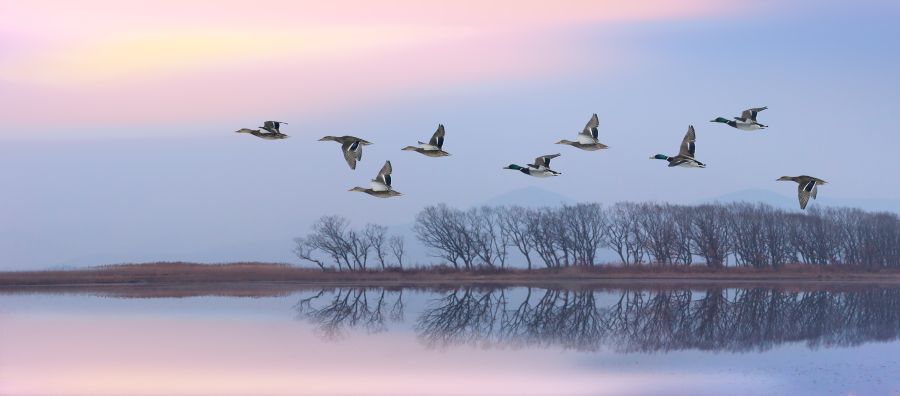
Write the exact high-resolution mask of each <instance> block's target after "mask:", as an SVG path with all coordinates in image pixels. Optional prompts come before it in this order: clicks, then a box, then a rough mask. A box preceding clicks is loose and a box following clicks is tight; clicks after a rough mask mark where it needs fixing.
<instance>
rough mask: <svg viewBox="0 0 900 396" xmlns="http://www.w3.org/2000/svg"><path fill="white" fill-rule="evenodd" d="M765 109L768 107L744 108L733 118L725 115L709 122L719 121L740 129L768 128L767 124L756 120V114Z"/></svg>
mask: <svg viewBox="0 0 900 396" xmlns="http://www.w3.org/2000/svg"><path fill="white" fill-rule="evenodd" d="M765 109H768V107H765V106H763V107H754V108H752V109H747V110H744V112H743V113H741V116H740V117H734V119H733V120H729V119H727V118H725V117H718V118H716V119H715V120H712V121H710V122H720V123H723V124H727V125H728V126H730V127H732V128H737V129H740V130H742V131H755V130H758V129H763V128H768V126H766V125H763V124H760V123H759V122H756V115H757V114H759V112H761V111H763V110H765Z"/></svg>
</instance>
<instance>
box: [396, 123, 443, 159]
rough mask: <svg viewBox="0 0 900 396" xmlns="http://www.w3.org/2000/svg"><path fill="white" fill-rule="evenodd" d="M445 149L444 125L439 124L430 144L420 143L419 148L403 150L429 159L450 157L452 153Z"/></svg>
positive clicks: (408, 147) (412, 147)
mask: <svg viewBox="0 0 900 396" xmlns="http://www.w3.org/2000/svg"><path fill="white" fill-rule="evenodd" d="M443 147H444V124H438V128H437V130H436V131H434V135H431V140H429V141H428V143H423V142H419V145H418V146H406V147H404V148H402V149H401V150H405V151H415V152H417V153H419V154H423V155H427V156H429V157H446V156H448V155H450V153H448V152H446V151H444V148H443Z"/></svg>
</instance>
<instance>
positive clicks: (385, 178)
mask: <svg viewBox="0 0 900 396" xmlns="http://www.w3.org/2000/svg"><path fill="white" fill-rule="evenodd" d="M391 172H393V168H392V167H391V161H385V162H384V166H383V167H381V171H380V172H378V176H375V178H374V179H372V181H371V182H370V183H369V188H362V187H353V188H351V189H350V191H356V192H364V193H366V194H369V195H371V196H373V197H378V198H390V197H396V196H399V195H403V194H401V193H399V192H397V191H394V188H393V187H391Z"/></svg>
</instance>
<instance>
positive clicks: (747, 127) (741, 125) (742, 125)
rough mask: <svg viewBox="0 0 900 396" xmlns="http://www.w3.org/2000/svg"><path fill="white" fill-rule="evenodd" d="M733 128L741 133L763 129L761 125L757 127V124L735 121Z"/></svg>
mask: <svg viewBox="0 0 900 396" xmlns="http://www.w3.org/2000/svg"><path fill="white" fill-rule="evenodd" d="M734 127H735V128H737V129H740V130H742V131H755V130H759V129H763V127H762V126H761V125H759V124H758V123H755V122H753V123H751V122H740V121H737V122H735V124H734Z"/></svg>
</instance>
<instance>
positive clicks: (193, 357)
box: [0, 314, 770, 396]
mask: <svg viewBox="0 0 900 396" xmlns="http://www.w3.org/2000/svg"><path fill="white" fill-rule="evenodd" d="M0 323H3V328H4V333H3V337H2V339H0V351H2V354H0V393H3V394H15V395H38V394H41V395H43V394H53V395H94V396H100V395H161V394H164V395H249V394H255V395H288V394H291V395H303V394H311V395H351V394H352V395H363V394H366V395H448V394H490V395H517V396H518V395H522V396H524V395H547V394H556V395H564V394H593V395H604V394H614V395H621V394H645V393H658V392H664V391H665V390H666V389H672V387H673V386H677V387H678V389H683V390H689V389H700V388H705V389H708V387H718V386H725V385H726V384H734V383H744V385H745V386H754V385H755V386H768V385H770V384H769V383H768V381H767V379H766V378H760V377H753V376H750V377H748V376H738V375H735V376H729V375H722V374H721V373H717V374H714V375H713V374H710V375H707V374H703V373H696V374H694V373H675V372H667V373H654V372H652V371H649V372H648V371H644V372H640V373H637V372H635V373H629V372H627V371H626V372H622V371H615V372H603V371H600V370H597V369H594V368H579V367H577V366H575V365H574V364H573V363H574V362H575V360H576V359H577V358H578V354H575V353H561V352H559V351H557V350H551V349H535V350H511V349H485V350H480V349H475V348H469V347H463V348H451V349H448V350H429V349H427V348H425V347H423V346H422V345H421V344H420V343H419V342H418V341H417V340H416V338H415V337H413V336H411V335H409V334H404V333H403V332H391V333H382V334H376V335H368V336H365V335H362V334H353V335H352V336H350V337H348V338H347V339H343V340H341V341H339V342H323V341H322V340H321V339H320V338H318V337H317V336H315V335H314V334H312V332H311V330H310V328H309V326H307V325H305V324H303V323H300V322H290V321H270V320H262V321H242V320H227V319H212V318H203V319H196V318H194V319H185V318H173V317H166V318H164V319H163V318H158V317H143V318H142V317H140V316H129V317H128V318H126V319H122V318H112V317H104V316H103V315H83V314H82V315H78V316H65V315H53V316H52V317H48V316H44V315H28V314H24V315H4V316H2V317H0ZM751 383H752V384H751ZM436 385H437V386H436ZM695 387H696V388H695Z"/></svg>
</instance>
